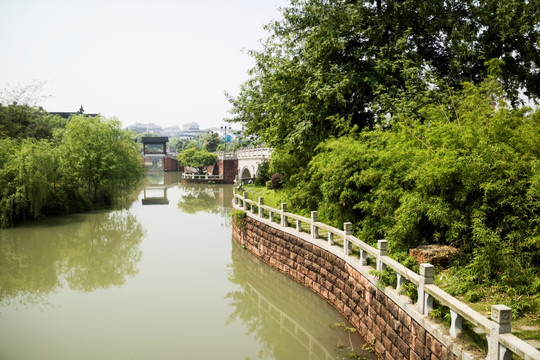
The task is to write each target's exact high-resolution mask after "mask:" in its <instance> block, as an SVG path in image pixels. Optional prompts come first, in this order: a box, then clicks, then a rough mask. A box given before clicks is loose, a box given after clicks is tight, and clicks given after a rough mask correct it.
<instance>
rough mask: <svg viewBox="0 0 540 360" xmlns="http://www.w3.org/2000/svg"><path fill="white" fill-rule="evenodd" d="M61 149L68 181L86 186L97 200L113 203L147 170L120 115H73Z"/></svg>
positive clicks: (72, 184) (87, 192)
mask: <svg viewBox="0 0 540 360" xmlns="http://www.w3.org/2000/svg"><path fill="white" fill-rule="evenodd" d="M60 151H61V153H62V162H61V166H62V170H63V173H64V179H65V181H66V183H67V184H68V186H71V187H75V188H81V189H83V190H84V191H85V193H86V194H87V195H88V197H90V198H91V199H92V201H93V203H94V204H98V203H104V204H111V202H112V201H113V199H114V198H115V197H116V196H117V195H119V193H120V192H121V191H122V190H124V189H129V188H131V187H132V186H133V185H134V184H135V183H137V182H138V181H139V180H140V179H141V177H142V174H143V165H142V162H141V160H140V158H139V154H138V150H137V148H136V145H135V143H134V142H133V140H132V139H131V138H130V137H129V135H128V133H127V132H123V131H122V130H121V127H120V122H119V121H118V120H116V119H106V118H102V117H86V116H83V115H77V116H72V117H71V118H70V122H69V123H68V125H67V127H66V131H65V134H64V136H63V138H62V141H61V145H60Z"/></svg>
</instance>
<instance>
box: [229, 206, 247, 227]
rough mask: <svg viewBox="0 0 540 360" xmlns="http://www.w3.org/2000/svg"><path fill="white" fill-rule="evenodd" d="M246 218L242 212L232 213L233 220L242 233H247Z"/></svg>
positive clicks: (235, 211)
mask: <svg viewBox="0 0 540 360" xmlns="http://www.w3.org/2000/svg"><path fill="white" fill-rule="evenodd" d="M246 217H247V214H246V212H245V211H242V210H233V211H232V212H231V218H232V221H233V223H234V224H235V225H236V226H237V227H238V228H239V229H240V230H242V231H246Z"/></svg>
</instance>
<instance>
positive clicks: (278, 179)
mask: <svg viewBox="0 0 540 360" xmlns="http://www.w3.org/2000/svg"><path fill="white" fill-rule="evenodd" d="M282 187H283V175H281V174H273V175H272V178H270V188H272V189H274V190H279V189H281V188H282Z"/></svg>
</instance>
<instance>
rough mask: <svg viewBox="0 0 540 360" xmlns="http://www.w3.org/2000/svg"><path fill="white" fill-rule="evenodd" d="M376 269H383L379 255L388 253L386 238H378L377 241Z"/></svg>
mask: <svg viewBox="0 0 540 360" xmlns="http://www.w3.org/2000/svg"><path fill="white" fill-rule="evenodd" d="M377 249H378V251H377V271H383V270H384V263H383V262H382V259H381V256H387V255H388V241H387V240H378V241H377Z"/></svg>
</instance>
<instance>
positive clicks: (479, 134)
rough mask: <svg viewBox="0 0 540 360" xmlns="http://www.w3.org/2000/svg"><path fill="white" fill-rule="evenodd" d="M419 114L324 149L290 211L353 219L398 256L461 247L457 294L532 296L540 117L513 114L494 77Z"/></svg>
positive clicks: (539, 252)
mask: <svg viewBox="0 0 540 360" xmlns="http://www.w3.org/2000/svg"><path fill="white" fill-rule="evenodd" d="M420 115H421V116H419V117H418V118H413V117H410V116H408V117H401V118H400V122H398V123H394V124H393V127H392V129H391V130H382V129H379V130H373V131H365V132H362V133H360V134H359V135H351V136H346V137H342V138H338V139H329V140H327V141H326V142H324V143H323V144H321V145H319V147H318V149H317V154H316V155H315V156H314V157H313V158H312V160H311V161H310V163H309V167H308V171H307V173H306V174H304V179H303V181H302V182H301V183H300V184H299V185H298V186H297V187H296V188H294V189H293V191H290V193H291V194H292V195H291V205H293V206H297V207H305V206H306V204H310V205H311V209H317V208H318V210H319V214H320V216H321V217H324V218H325V219H330V221H331V222H334V223H342V222H344V221H353V222H354V223H355V229H357V231H356V235H357V236H358V237H359V238H361V239H362V240H364V241H366V242H368V243H373V242H374V241H375V240H376V239H382V238H385V239H389V248H390V251H391V252H394V253H395V252H403V253H405V252H407V251H408V249H409V248H412V247H416V246H419V245H422V244H449V245H453V246H456V247H458V248H460V250H461V254H462V255H461V258H460V259H457V261H456V264H457V265H459V266H458V267H457V270H455V275H456V279H457V280H456V282H455V283H454V284H451V287H452V286H453V287H454V288H453V292H454V293H456V294H466V293H467V292H469V291H471V290H474V289H475V288H476V287H477V286H478V285H486V286H490V285H493V284H504V286H505V289H506V288H508V289H512V291H513V293H514V294H515V296H516V297H518V296H521V295H533V293H531V291H535V290H536V291H538V286H536V285H535V284H536V283H535V279H538V277H539V275H540V227H539V226H538V224H540V137H538V136H532V134H538V133H540V111H539V110H537V111H535V112H532V111H531V110H530V109H528V108H523V109H511V108H510V107H509V106H507V104H506V103H505V102H504V94H503V93H502V91H501V90H500V88H499V87H498V85H497V83H496V82H495V81H494V80H492V79H491V80H490V81H487V82H485V83H482V84H481V85H479V86H474V85H472V84H465V85H464V90H463V91H462V92H460V93H458V94H457V95H455V96H453V97H451V98H449V99H447V101H446V103H444V104H434V105H427V106H424V107H422V108H421V109H420ZM313 205H315V206H313ZM458 283H459V284H458ZM505 291H506V290H505ZM469 295H470V296H469V297H471V300H473V299H474V300H476V299H477V298H478V296H479V294H478V293H477V294H473V293H472V292H471V293H469Z"/></svg>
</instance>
